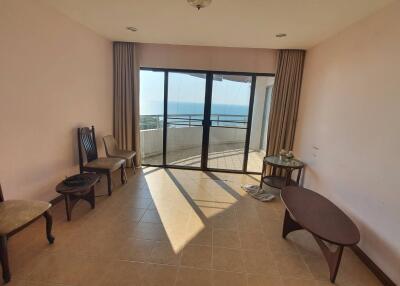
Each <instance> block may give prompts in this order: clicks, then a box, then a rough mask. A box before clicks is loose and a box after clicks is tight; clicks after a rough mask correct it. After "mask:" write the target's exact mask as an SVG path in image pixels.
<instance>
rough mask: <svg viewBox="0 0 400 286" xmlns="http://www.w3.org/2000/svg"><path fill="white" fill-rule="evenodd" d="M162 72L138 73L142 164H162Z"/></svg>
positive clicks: (147, 71)
mask: <svg viewBox="0 0 400 286" xmlns="http://www.w3.org/2000/svg"><path fill="white" fill-rule="evenodd" d="M163 121H164V72H162V71H161V72H160V71H151V70H141V71H140V148H141V150H140V152H141V157H142V162H143V164H149V165H162V164H163Z"/></svg>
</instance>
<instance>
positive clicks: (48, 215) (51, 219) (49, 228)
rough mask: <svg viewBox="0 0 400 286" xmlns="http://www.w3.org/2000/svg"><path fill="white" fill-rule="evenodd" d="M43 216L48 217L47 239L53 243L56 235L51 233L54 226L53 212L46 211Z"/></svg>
mask: <svg viewBox="0 0 400 286" xmlns="http://www.w3.org/2000/svg"><path fill="white" fill-rule="evenodd" d="M43 216H44V218H45V219H46V236H47V240H48V241H49V243H50V244H53V242H54V236H53V235H52V234H51V229H52V227H53V218H52V217H51V214H50V213H49V211H45V212H44V214H43Z"/></svg>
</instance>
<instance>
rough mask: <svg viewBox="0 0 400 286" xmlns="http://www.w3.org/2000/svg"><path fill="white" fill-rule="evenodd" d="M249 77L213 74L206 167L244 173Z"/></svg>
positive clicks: (249, 92) (249, 89)
mask: <svg viewBox="0 0 400 286" xmlns="http://www.w3.org/2000/svg"><path fill="white" fill-rule="evenodd" d="M251 80H252V77H251V76H241V75H224V74H213V82H212V99H211V114H210V122H211V123H210V133H209V145H208V162H207V167H208V168H210V169H225V170H243V162H244V158H245V156H244V152H245V144H246V134H247V121H248V113H249V102H250V94H251Z"/></svg>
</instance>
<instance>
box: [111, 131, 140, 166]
mask: <svg viewBox="0 0 400 286" xmlns="http://www.w3.org/2000/svg"><path fill="white" fill-rule="evenodd" d="M103 142H104V146H105V148H106V154H107V157H109V158H121V159H124V160H125V161H127V162H131V164H132V169H133V173H135V162H134V159H135V156H136V152H135V151H125V150H121V149H118V147H117V142H116V141H115V138H114V136H112V135H107V136H104V137H103Z"/></svg>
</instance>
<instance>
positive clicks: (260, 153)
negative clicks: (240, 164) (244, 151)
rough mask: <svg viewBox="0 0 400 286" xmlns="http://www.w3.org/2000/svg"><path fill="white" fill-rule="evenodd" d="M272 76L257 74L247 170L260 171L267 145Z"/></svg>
mask: <svg viewBox="0 0 400 286" xmlns="http://www.w3.org/2000/svg"><path fill="white" fill-rule="evenodd" d="M273 85H274V77H269V76H257V80H256V85H255V92H254V104H253V116H252V120H251V121H252V122H251V135H250V144H249V157H248V163H247V171H248V172H261V170H262V165H263V163H262V162H263V159H264V156H265V150H266V147H267V134H268V119H269V110H270V105H271V99H272V88H273Z"/></svg>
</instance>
